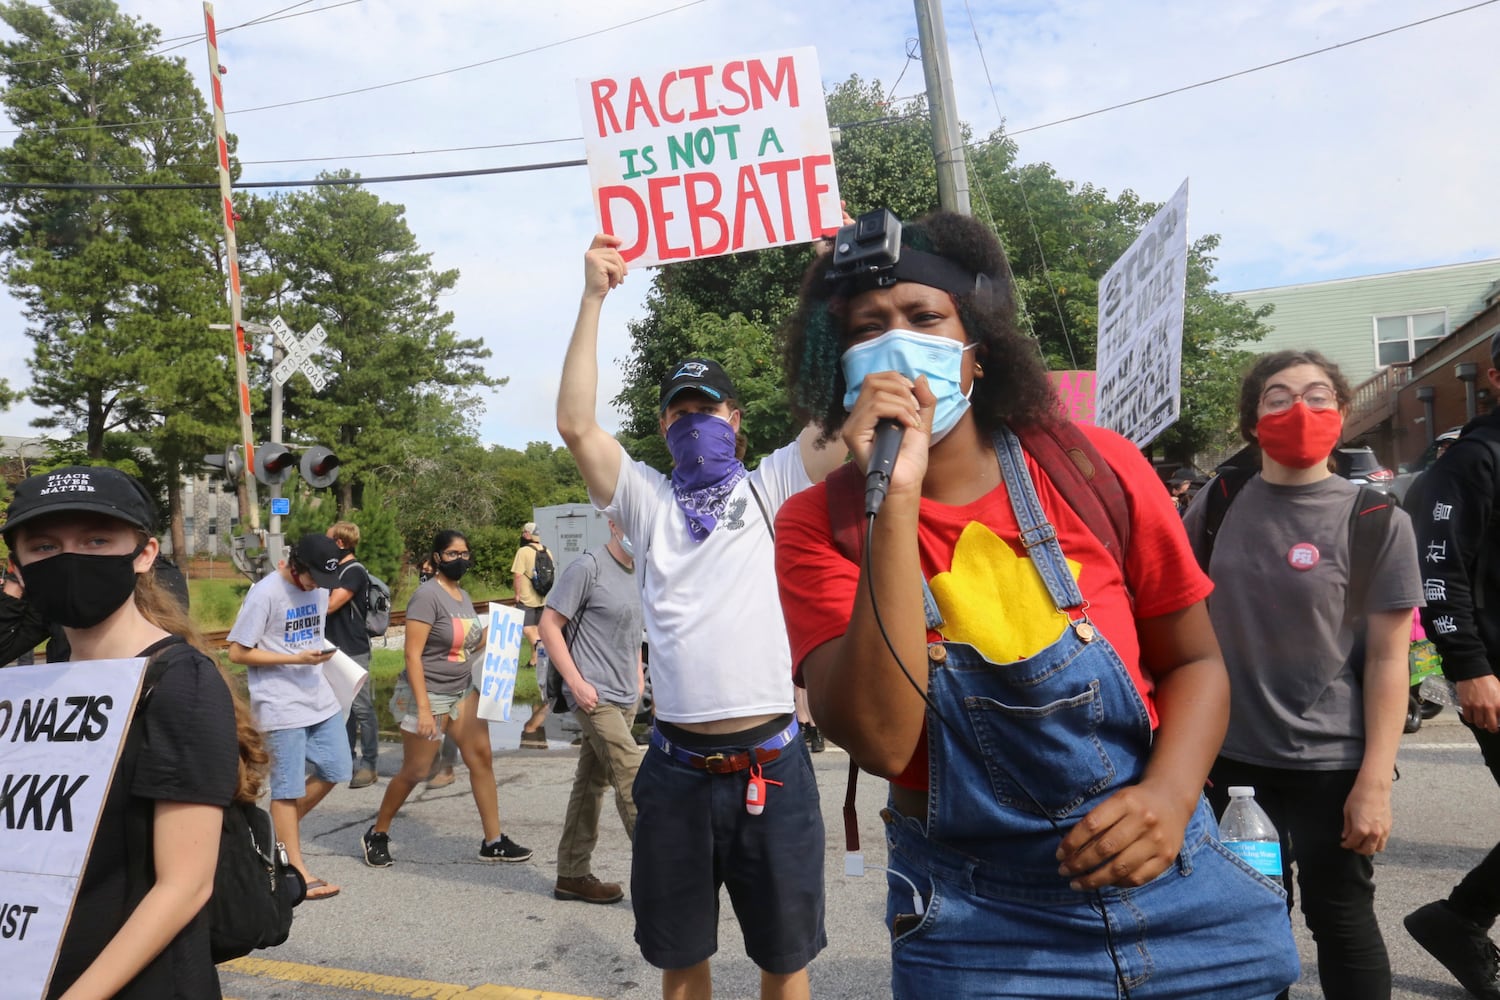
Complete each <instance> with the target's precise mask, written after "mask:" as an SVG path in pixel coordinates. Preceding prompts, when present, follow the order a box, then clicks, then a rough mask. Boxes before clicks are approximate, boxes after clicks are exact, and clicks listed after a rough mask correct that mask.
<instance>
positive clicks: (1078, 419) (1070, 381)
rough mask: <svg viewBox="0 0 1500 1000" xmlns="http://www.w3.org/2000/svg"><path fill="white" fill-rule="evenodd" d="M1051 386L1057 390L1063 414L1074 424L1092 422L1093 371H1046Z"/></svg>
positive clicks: (1089, 423)
mask: <svg viewBox="0 0 1500 1000" xmlns="http://www.w3.org/2000/svg"><path fill="white" fill-rule="evenodd" d="M1047 378H1048V379H1049V380H1051V382H1052V387H1053V388H1054V389H1056V390H1057V398H1058V401H1059V402H1060V403H1061V404H1062V412H1063V416H1065V417H1067V418H1068V419H1069V420H1071V421H1073V423H1075V424H1087V425H1090V426H1092V425H1093V423H1094V373H1093V372H1090V371H1061V372H1048V373H1047Z"/></svg>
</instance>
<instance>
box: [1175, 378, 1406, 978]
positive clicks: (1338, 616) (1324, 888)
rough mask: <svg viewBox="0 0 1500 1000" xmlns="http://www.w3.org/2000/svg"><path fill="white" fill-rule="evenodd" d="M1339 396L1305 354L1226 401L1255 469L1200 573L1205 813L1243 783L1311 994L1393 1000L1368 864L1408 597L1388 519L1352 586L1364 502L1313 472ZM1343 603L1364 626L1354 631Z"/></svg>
mask: <svg viewBox="0 0 1500 1000" xmlns="http://www.w3.org/2000/svg"><path fill="white" fill-rule="evenodd" d="M1350 398H1351V394H1350V390H1349V384H1348V382H1347V381H1345V379H1344V378H1343V376H1342V375H1341V374H1340V373H1339V371H1338V368H1337V367H1336V366H1334V365H1333V364H1331V363H1330V362H1329V361H1328V360H1327V359H1326V358H1324V357H1323V356H1322V355H1320V354H1318V353H1316V352H1314V351H1306V352H1294V351H1281V352H1278V353H1274V354H1268V355H1263V356H1262V357H1261V358H1260V359H1259V360H1258V361H1257V362H1256V364H1255V366H1254V367H1253V368H1252V369H1251V372H1250V374H1249V375H1248V376H1246V379H1245V382H1244V385H1243V386H1242V388H1241V393H1240V432H1241V434H1242V435H1243V436H1244V438H1245V440H1247V441H1249V442H1250V443H1251V444H1258V445H1259V446H1260V448H1261V452H1262V456H1261V471H1260V474H1259V475H1256V476H1253V477H1251V478H1250V479H1249V480H1248V481H1247V482H1245V483H1244V485H1243V486H1242V487H1241V489H1240V491H1239V492H1238V494H1236V495H1235V496H1234V497H1233V502H1232V503H1231V504H1230V505H1229V507H1228V509H1227V510H1226V511H1225V513H1224V518H1223V521H1222V523H1221V524H1220V526H1219V530H1218V533H1217V536H1216V538H1215V540H1214V543H1213V546H1212V555H1211V559H1210V561H1209V565H1207V566H1206V567H1205V568H1206V569H1207V571H1208V574H1209V576H1210V577H1211V578H1212V579H1213V582H1214V593H1213V596H1212V597H1210V598H1209V603H1208V610H1209V615H1210V617H1211V618H1212V619H1213V624H1214V631H1215V632H1216V633H1217V634H1218V638H1219V644H1220V646H1221V647H1222V648H1223V652H1224V662H1225V665H1226V666H1227V667H1228V668H1229V681H1230V716H1229V732H1228V735H1227V736H1226V738H1225V740H1224V746H1223V749H1222V750H1221V752H1220V756H1219V758H1218V760H1217V761H1216V763H1215V764H1214V767H1213V769H1212V771H1211V772H1210V774H1209V781H1210V782H1211V784H1212V786H1213V787H1212V789H1211V790H1210V792H1209V798H1210V801H1211V802H1213V804H1214V805H1215V807H1216V808H1217V809H1218V810H1220V811H1222V810H1223V808H1224V805H1225V803H1227V801H1228V789H1229V786H1231V785H1252V786H1254V788H1255V798H1256V801H1257V802H1259V803H1260V805H1261V806H1262V807H1263V808H1264V809H1265V810H1266V812H1267V813H1268V814H1269V815H1270V817H1271V820H1272V822H1274V823H1275V824H1276V828H1277V830H1279V831H1280V833H1281V838H1282V866H1283V883H1284V884H1285V885H1286V887H1287V904H1288V906H1289V907H1290V905H1291V902H1292V882H1291V879H1290V873H1291V867H1292V862H1293V861H1295V862H1296V872H1297V885H1298V887H1299V888H1300V890H1301V893H1302V911H1303V914H1304V915H1305V916H1306V918H1307V924H1308V927H1309V928H1310V929H1311V930H1312V932H1313V936H1314V938H1315V940H1316V941H1317V947H1318V968H1319V970H1320V973H1321V980H1322V984H1323V991H1324V994H1325V995H1326V996H1328V997H1330V998H1340V997H1348V998H1360V1000H1380V998H1389V997H1390V994H1391V970H1390V959H1389V956H1388V955H1387V953H1386V949H1385V943H1384V941H1383V940H1382V938H1381V935H1380V927H1379V925H1378V924H1377V923H1376V920H1375V910H1374V898H1375V886H1374V881H1373V874H1374V866H1373V864H1372V863H1371V860H1370V859H1371V857H1372V856H1373V855H1374V854H1375V853H1376V852H1378V851H1382V850H1384V849H1385V843H1386V838H1387V837H1388V836H1389V835H1390V829H1391V782H1392V780H1393V776H1394V771H1395V763H1396V749H1397V746H1398V744H1399V743H1400V740H1401V727H1402V723H1403V721H1404V719H1405V715H1406V699H1407V688H1408V673H1407V648H1408V641H1409V637H1410V629H1411V620H1412V609H1413V607H1415V606H1417V605H1419V604H1421V603H1422V587H1421V580H1420V577H1419V575H1418V569H1417V550H1416V542H1415V539H1414V537H1413V534H1412V527H1411V521H1410V519H1409V518H1408V517H1407V515H1406V513H1405V512H1404V511H1402V510H1401V509H1399V507H1397V508H1394V509H1393V510H1392V511H1391V512H1390V514H1391V516H1390V518H1389V522H1388V528H1387V530H1386V534H1385V538H1384V539H1383V541H1382V542H1380V544H1379V547H1378V551H1377V552H1376V554H1375V555H1374V558H1373V560H1372V565H1373V567H1374V571H1373V575H1372V577H1371V579H1369V580H1368V581H1363V580H1351V579H1350V568H1351V553H1350V551H1349V549H1350V545H1349V541H1350V530H1351V529H1350V524H1351V517H1352V515H1353V514H1354V504H1355V501H1356V499H1358V498H1359V497H1360V496H1361V495H1362V494H1361V492H1360V489H1359V488H1358V487H1357V486H1355V485H1354V484H1352V483H1350V482H1348V481H1347V480H1345V479H1341V478H1339V477H1337V476H1335V475H1333V473H1332V472H1330V471H1329V468H1328V458H1329V455H1330V454H1332V452H1333V449H1334V447H1335V446H1337V444H1338V442H1339V438H1340V436H1341V435H1342V432H1343V418H1344V413H1345V412H1346V410H1347V407H1348V405H1349V400H1350ZM1219 487H1220V483H1219V482H1215V483H1211V484H1209V486H1207V487H1205V488H1204V489H1203V490H1201V491H1200V492H1199V495H1198V497H1197V499H1196V500H1195V501H1194V502H1193V504H1192V506H1191V507H1190V508H1189V509H1188V512H1187V515H1186V517H1185V519H1184V525H1185V527H1186V528H1187V532H1188V537H1189V538H1190V539H1192V541H1193V545H1194V548H1195V550H1196V551H1197V552H1198V554H1199V558H1200V560H1201V559H1202V558H1203V555H1204V552H1205V548H1206V531H1205V528H1206V522H1207V517H1206V515H1207V510H1208V507H1209V504H1210V497H1211V496H1212V495H1213V493H1214V492H1215V491H1216V490H1217V489H1219ZM1367 499H1369V498H1368V497H1367ZM1360 594H1362V595H1363V598H1362V601H1361V599H1360V598H1359V596H1358V595H1360ZM1351 601H1353V602H1355V607H1356V610H1360V611H1362V613H1363V621H1362V622H1361V623H1359V624H1358V625H1356V624H1355V622H1354V621H1353V618H1354V616H1352V615H1350V614H1349V613H1348V611H1349V608H1350V605H1351ZM1356 629H1358V631H1359V634H1358V635H1357V634H1356ZM1359 638H1362V639H1363V655H1362V656H1360V655H1357V653H1356V650H1357V647H1358V643H1357V639H1359Z"/></svg>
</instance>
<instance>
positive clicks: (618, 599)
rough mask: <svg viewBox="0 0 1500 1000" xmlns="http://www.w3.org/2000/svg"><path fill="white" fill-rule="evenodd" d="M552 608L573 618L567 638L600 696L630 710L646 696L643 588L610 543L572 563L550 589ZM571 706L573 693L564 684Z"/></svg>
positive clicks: (575, 658)
mask: <svg viewBox="0 0 1500 1000" xmlns="http://www.w3.org/2000/svg"><path fill="white" fill-rule="evenodd" d="M547 607H549V608H551V609H552V610H553V611H556V612H557V613H558V614H560V615H562V616H563V617H564V618H566V619H568V624H567V625H565V626H564V627H563V641H565V642H566V643H567V644H568V652H569V653H571V654H572V656H573V662H574V663H576V664H577V665H578V672H579V673H581V674H583V678H584V680H586V681H588V682H589V683H590V684H592V685H594V688H595V690H597V691H598V692H599V700H600V701H603V702H608V703H609V704H611V705H618V706H619V707H621V708H623V709H626V710H629V709H630V708H633V707H634V706H635V703H636V702H637V701H638V700H639V698H640V684H639V674H638V672H637V669H636V666H637V663H638V662H639V660H640V652H641V592H640V589H639V587H637V585H636V579H635V573H634V572H632V571H631V570H628V569H626V568H625V567H624V566H621V565H620V564H619V562H617V561H616V560H615V557H614V556H612V555H610V554H609V550H608V549H607V548H601V549H594V550H592V551H589V552H585V553H584V554H583V555H581V556H579V557H578V558H577V559H574V560H573V561H572V562H570V563H569V564H568V566H567V568H566V569H564V570H563V572H562V575H561V576H560V577H558V579H557V583H556V584H555V585H554V586H553V587H552V590H551V592H550V593H548V594H547ZM564 691H565V693H566V696H567V699H568V707H569V708H572V709H576V708H577V707H578V704H577V702H575V701H574V700H573V693H572V692H571V691H567V689H566V687H565V688H564Z"/></svg>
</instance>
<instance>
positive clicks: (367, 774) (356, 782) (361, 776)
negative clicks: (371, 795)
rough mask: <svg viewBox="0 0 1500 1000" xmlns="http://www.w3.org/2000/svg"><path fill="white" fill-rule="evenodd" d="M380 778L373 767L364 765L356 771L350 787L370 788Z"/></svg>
mask: <svg viewBox="0 0 1500 1000" xmlns="http://www.w3.org/2000/svg"><path fill="white" fill-rule="evenodd" d="M377 780H379V779H378V778H377V776H376V774H375V769H374V768H373V767H362V768H359V769H358V770H357V771H355V772H354V777H353V778H352V779H351V780H350V782H349V787H350V788H369V787H370V786H371V785H373V784H375V782H376V781H377Z"/></svg>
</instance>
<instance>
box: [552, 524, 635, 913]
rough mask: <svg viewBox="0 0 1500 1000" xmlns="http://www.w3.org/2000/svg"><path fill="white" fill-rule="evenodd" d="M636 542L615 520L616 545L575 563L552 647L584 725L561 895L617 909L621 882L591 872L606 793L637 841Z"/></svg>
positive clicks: (561, 848)
mask: <svg viewBox="0 0 1500 1000" xmlns="http://www.w3.org/2000/svg"><path fill="white" fill-rule="evenodd" d="M632 552H633V550H632V548H631V546H630V542H629V540H628V539H627V538H625V536H624V535H623V533H622V532H621V531H620V527H619V525H617V524H615V522H614V521H610V522H609V543H608V544H607V545H605V546H604V548H602V549H594V550H591V551H589V552H585V553H584V554H583V555H581V556H579V557H578V558H577V559H574V560H573V561H572V562H571V563H569V564H568V566H567V568H566V569H564V570H563V572H562V575H561V576H560V577H558V580H557V585H556V586H554V587H553V588H552V590H551V592H550V593H549V594H548V595H547V606H546V608H545V609H544V610H543V612H542V620H541V623H540V626H539V627H540V629H541V633H542V642H543V643H544V644H545V645H546V648H547V651H548V655H549V656H551V658H552V666H553V669H554V670H555V671H556V672H557V674H558V675H559V676H560V677H561V678H562V680H563V683H564V687H563V693H564V695H565V696H566V698H567V702H568V708H569V709H571V710H572V712H573V717H574V718H575V719H577V720H578V725H579V726H580V727H581V728H582V729H583V744H582V746H581V747H580V749H579V753H578V769H577V770H576V771H575V772H574V775H573V793H572V795H571V796H570V797H569V799H568V812H567V817H566V818H565V819H564V820H563V832H562V839H561V840H560V841H559V842H558V845H557V885H556V886H555V887H554V889H553V895H554V896H556V897H557V898H558V899H580V900H583V901H585V902H589V903H614V902H617V901H618V900H620V899H623V898H624V895H625V893H624V890H623V889H622V888H621V887H620V886H619V884H617V883H615V882H601V881H599V880H598V879H597V878H595V877H594V875H593V873H592V872H591V871H590V870H589V862H590V860H591V859H592V857H593V853H594V844H595V843H596V842H597V841H598V839H599V808H600V803H601V800H602V799H603V797H604V790H605V788H607V787H609V786H610V785H613V786H614V789H615V806H616V807H617V808H618V809H619V811H620V820H621V822H623V823H624V824H625V833H626V835H627V836H629V837H630V838H631V839H632V840H634V839H635V800H634V799H633V798H632V796H631V786H632V785H633V784H634V783H635V774H636V771H637V769H638V768H639V767H640V763H641V748H640V747H639V746H637V745H636V742H635V737H634V735H633V734H632V733H631V728H630V727H631V723H633V722H634V721H635V707H636V704H637V703H638V702H639V701H640V697H641V691H642V689H643V688H644V686H645V679H644V676H643V674H642V670H641V628H642V622H641V595H640V589H639V588H638V586H637V582H636V578H635V560H634V558H633V554H632Z"/></svg>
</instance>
